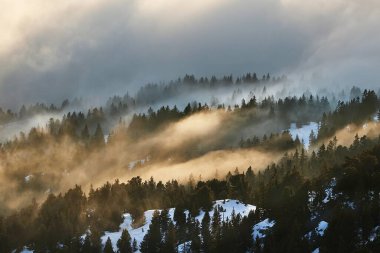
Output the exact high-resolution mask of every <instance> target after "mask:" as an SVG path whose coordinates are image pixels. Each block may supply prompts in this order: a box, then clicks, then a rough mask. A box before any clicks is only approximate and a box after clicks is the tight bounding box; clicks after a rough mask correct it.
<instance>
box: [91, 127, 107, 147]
mask: <svg viewBox="0 0 380 253" xmlns="http://www.w3.org/2000/svg"><path fill="white" fill-rule="evenodd" d="M92 138H93V144H94V145H96V147H102V146H104V144H105V142H104V134H103V130H102V127H101V126H100V124H98V125H97V126H96V130H95V134H94V136H93V137H92Z"/></svg>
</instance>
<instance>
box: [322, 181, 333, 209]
mask: <svg viewBox="0 0 380 253" xmlns="http://www.w3.org/2000/svg"><path fill="white" fill-rule="evenodd" d="M335 185H336V179H335V178H332V180H331V182H330V183H329V185H328V187H327V188H326V189H325V194H326V197H325V198H324V199H323V200H322V202H323V203H325V204H326V203H328V202H329V201H330V200H331V199H335V198H336V196H335V195H334V194H333V188H334V187H335Z"/></svg>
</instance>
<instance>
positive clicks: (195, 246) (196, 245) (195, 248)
mask: <svg viewBox="0 0 380 253" xmlns="http://www.w3.org/2000/svg"><path fill="white" fill-rule="evenodd" d="M190 249H191V252H194V253H197V252H201V238H200V237H199V223H198V222H195V224H194V228H193V229H192V231H191V247H190Z"/></svg>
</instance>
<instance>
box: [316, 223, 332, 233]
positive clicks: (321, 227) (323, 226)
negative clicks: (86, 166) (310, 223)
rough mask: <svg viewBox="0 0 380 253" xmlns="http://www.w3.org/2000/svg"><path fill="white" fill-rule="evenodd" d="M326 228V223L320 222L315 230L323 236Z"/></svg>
mask: <svg viewBox="0 0 380 253" xmlns="http://www.w3.org/2000/svg"><path fill="white" fill-rule="evenodd" d="M328 226H329V224H328V223H327V222H326V221H320V222H319V224H318V227H317V228H316V229H315V230H316V232H317V233H318V234H319V235H320V236H323V235H324V234H325V230H326V229H327V228H328Z"/></svg>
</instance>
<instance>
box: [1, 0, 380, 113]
mask: <svg viewBox="0 0 380 253" xmlns="http://www.w3.org/2000/svg"><path fill="white" fill-rule="evenodd" d="M1 5H2V8H1V10H0V21H1V22H0V29H1V31H2V33H1V40H0V101H1V102H0V105H1V106H3V107H15V106H19V105H20V104H24V103H34V102H37V101H41V100H42V101H41V102H47V103H51V102H56V101H61V100H62V99H64V98H67V97H69V98H71V97H74V96H84V97H91V98H92V99H94V100H96V99H102V98H104V97H105V96H108V95H111V94H115V93H119V92H126V91H127V90H128V91H131V92H133V91H135V90H136V89H137V88H138V86H139V85H142V84H145V83H146V82H151V81H154V82H158V81H160V80H162V81H164V80H170V79H175V78H177V77H179V76H183V75H184V74H185V73H191V74H195V75H207V76H210V75H214V74H215V75H223V74H233V75H235V76H236V75H239V74H242V73H245V72H248V71H256V72H258V73H266V72H269V73H272V74H287V75H289V76H293V77H294V80H302V81H304V82H306V81H307V82H309V83H311V84H314V85H317V86H331V85H334V86H337V85H347V86H352V85H357V86H363V87H378V85H379V79H380V73H379V71H378V69H379V67H380V46H379V45H380V35H379V33H378V24H379V23H380V3H379V2H378V1H376V0H363V1H354V0H329V1H328V0H316V1H301V0H267V1H258V0H253V1H243V0H230V1H227V0H219V1H218V0H208V1H202V0H193V1H181V0H155V1H149V0H128V1H120V0H110V1H105V0H98V1H97V0H86V1H73V0H69V1H63V2H62V1H59V2H56V1H53V2H52V1H44V0H34V1H21V0H16V1H15V0H1Z"/></svg>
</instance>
